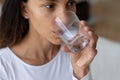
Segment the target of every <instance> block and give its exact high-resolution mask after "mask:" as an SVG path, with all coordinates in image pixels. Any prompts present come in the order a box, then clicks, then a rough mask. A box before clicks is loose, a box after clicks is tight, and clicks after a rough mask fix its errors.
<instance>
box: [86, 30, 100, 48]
mask: <svg viewBox="0 0 120 80" xmlns="http://www.w3.org/2000/svg"><path fill="white" fill-rule="evenodd" d="M88 34H89V35H90V43H89V46H90V47H91V48H96V45H97V40H98V36H97V35H96V34H95V33H94V32H92V31H89V32H88Z"/></svg>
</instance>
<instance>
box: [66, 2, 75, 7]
mask: <svg viewBox="0 0 120 80" xmlns="http://www.w3.org/2000/svg"><path fill="white" fill-rule="evenodd" d="M67 4H68V6H74V5H76V1H70V2H68V3H67ZM69 4H70V5H69Z"/></svg>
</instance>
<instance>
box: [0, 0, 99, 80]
mask: <svg viewBox="0 0 120 80" xmlns="http://www.w3.org/2000/svg"><path fill="white" fill-rule="evenodd" d="M65 11H74V12H75V11H76V7H75V1H74V0H5V2H4V5H3V9H2V15H1V21H0V47H1V49H0V80H73V77H74V78H76V79H78V80H81V79H83V78H87V76H86V75H88V74H89V65H90V63H91V62H92V60H93V59H94V57H95V55H96V53H97V52H96V43H97V36H96V35H95V33H94V32H93V31H92V30H91V29H90V28H88V25H87V24H86V23H85V22H84V21H81V22H80V24H81V25H82V26H83V28H84V29H85V31H86V32H87V33H88V34H89V36H90V42H89V44H88V46H87V47H86V48H85V49H83V50H82V51H81V52H80V53H77V54H74V53H72V52H71V51H70V50H69V49H68V48H67V47H66V46H62V47H61V46H60V44H61V43H62V40H61V39H60V38H59V36H58V35H57V34H56V33H54V28H53V26H52V21H53V20H52V19H54V18H55V17H56V16H59V15H65V13H64V12H65ZM61 49H62V50H61Z"/></svg>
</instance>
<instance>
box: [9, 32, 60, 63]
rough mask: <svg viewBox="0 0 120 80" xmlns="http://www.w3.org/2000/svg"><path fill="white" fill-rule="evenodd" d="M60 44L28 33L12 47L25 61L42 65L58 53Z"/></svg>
mask: <svg viewBox="0 0 120 80" xmlns="http://www.w3.org/2000/svg"><path fill="white" fill-rule="evenodd" d="M59 48H60V45H53V44H51V43H49V42H48V41H45V40H44V39H43V38H41V37H39V38H38V36H36V35H29V34H28V35H27V36H26V37H25V38H24V39H23V40H22V41H21V42H20V43H18V44H16V45H14V46H12V47H11V49H12V51H13V52H14V53H15V54H16V55H17V56H18V57H19V58H21V59H22V60H23V61H25V62H27V63H29V64H33V65H42V64H45V63H47V62H49V61H50V60H51V59H53V58H54V57H55V55H56V54H57V53H58V51H59Z"/></svg>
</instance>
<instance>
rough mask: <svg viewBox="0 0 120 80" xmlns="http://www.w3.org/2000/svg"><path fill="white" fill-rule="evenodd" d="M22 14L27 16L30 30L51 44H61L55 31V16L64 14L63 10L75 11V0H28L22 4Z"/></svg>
mask: <svg viewBox="0 0 120 80" xmlns="http://www.w3.org/2000/svg"><path fill="white" fill-rule="evenodd" d="M22 5H23V6H24V7H23V8H24V9H23V16H24V17H26V16H27V17H28V20H29V24H30V31H32V33H37V34H39V36H40V37H41V38H43V39H44V40H47V41H49V42H50V43H52V44H55V45H59V44H61V42H62V41H61V39H60V38H59V36H58V35H57V34H56V33H55V28H54V25H55V22H54V21H55V18H56V17H57V16H59V17H60V16H64V18H65V17H66V15H65V11H74V12H75V11H76V6H75V0H28V2H27V3H23V4H22Z"/></svg>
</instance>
